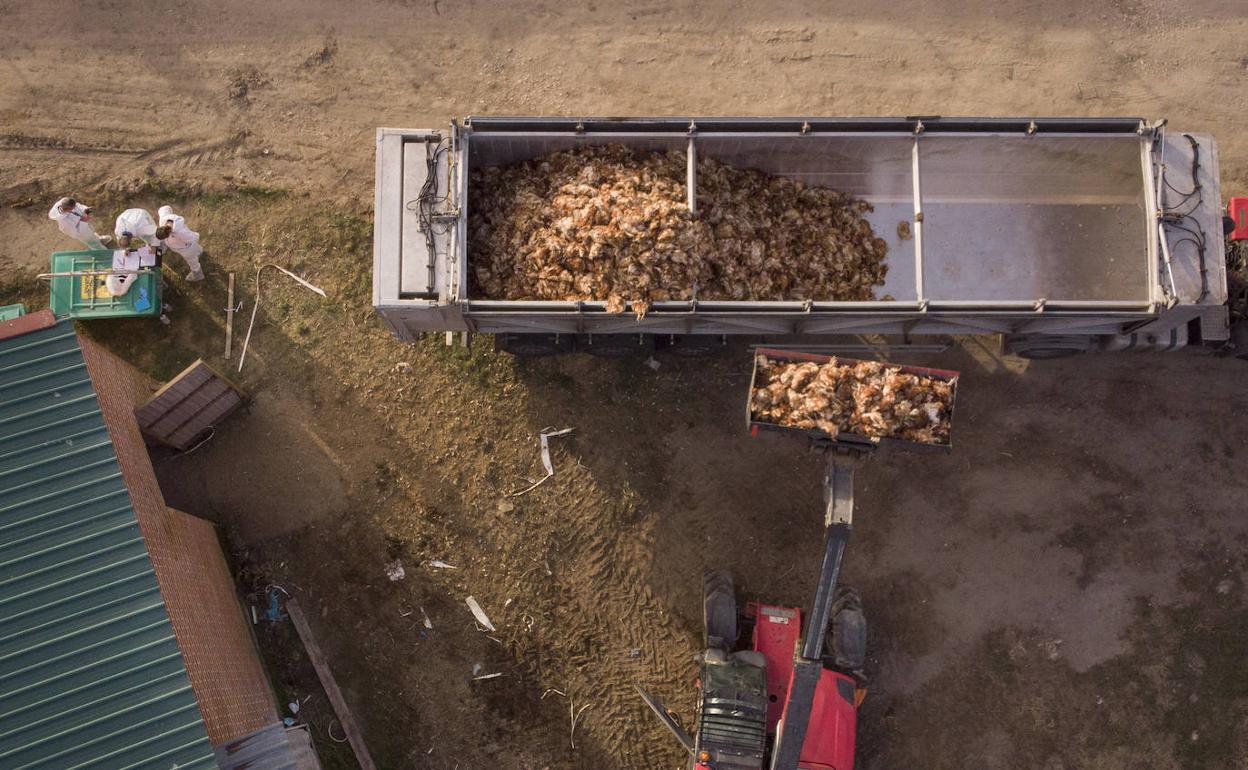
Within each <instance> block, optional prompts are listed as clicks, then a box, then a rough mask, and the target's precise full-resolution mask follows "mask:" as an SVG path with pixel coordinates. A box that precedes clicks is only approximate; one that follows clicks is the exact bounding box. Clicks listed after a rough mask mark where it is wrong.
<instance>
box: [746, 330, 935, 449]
mask: <svg viewBox="0 0 1248 770" xmlns="http://www.w3.org/2000/svg"><path fill="white" fill-rule="evenodd" d="M957 388H958V373H957V372H954V371H949V370H945V369H928V368H924V367H919V366H901V365H898V364H887V363H883V362H880V361H860V360H856V359H852V358H840V357H837V356H825V355H817V354H813V353H798V352H792V351H787V350H773V349H769V348H759V349H758V350H756V351H755V354H754V375H753V377H752V378H751V380H750V394H749V401H748V404H747V407H746V412H747V420H748V422H749V426H750V431H751V433H752V434H754V435H757V434H758V432H759V430H769V431H779V432H783V433H790V434H793V435H800V436H806V437H808V438H810V439H813V440H814V441H816V442H818V443H820V444H831V445H835V446H841V447H844V448H847V449H855V450H869V449H872V448H874V447H875V446H885V445H904V446H909V447H912V448H916V449H917V448H922V449H929V450H935V451H945V452H948V451H950V450H951V449H952V444H951V433H952V428H953V401H954V397H955V396H956V394H957Z"/></svg>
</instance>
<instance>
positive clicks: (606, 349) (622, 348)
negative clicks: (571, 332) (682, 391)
mask: <svg viewBox="0 0 1248 770" xmlns="http://www.w3.org/2000/svg"><path fill="white" fill-rule="evenodd" d="M576 349H577V350H580V351H583V352H585V353H589V354H590V355H594V356H601V357H603V358H631V357H633V356H641V355H649V354H650V353H652V352H653V351H654V338H653V337H650V336H648V335H645V334H587V335H585V336H584V337H582V338H580V339H578V340H577V346H576Z"/></svg>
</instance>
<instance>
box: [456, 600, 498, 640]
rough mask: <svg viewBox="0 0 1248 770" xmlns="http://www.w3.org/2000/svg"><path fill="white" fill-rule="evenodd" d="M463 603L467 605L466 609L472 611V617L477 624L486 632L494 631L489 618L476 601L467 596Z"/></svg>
mask: <svg viewBox="0 0 1248 770" xmlns="http://www.w3.org/2000/svg"><path fill="white" fill-rule="evenodd" d="M464 601H466V602H467V603H468V609H470V610H472V616H473V617H474V618H476V619H477V622H478V623H480V624H481V625H482V626H483V627H484V628H485V629H486V630H487V631H489V632H491V633H493V632H494V631H495V630H496V629H495V628H494V624H493V623H491V622H490V618H489V616H488V615H486V614H485V610H482V609H481V605H480V604H477V600H476V599H474V598H472V597H471V596H469V597H468V598H467V599H465V600H464Z"/></svg>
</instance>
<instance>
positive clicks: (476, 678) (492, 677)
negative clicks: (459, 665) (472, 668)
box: [472, 671, 503, 682]
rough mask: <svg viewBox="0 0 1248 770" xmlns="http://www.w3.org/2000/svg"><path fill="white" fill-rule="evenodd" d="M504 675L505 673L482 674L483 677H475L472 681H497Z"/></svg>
mask: <svg viewBox="0 0 1248 770" xmlns="http://www.w3.org/2000/svg"><path fill="white" fill-rule="evenodd" d="M502 675H503V672H501V671H499V672H496V673H493V674H482V675H481V676H474V677H473V678H472V681H474V682H480V681H481V680H482V679H497V678H499V677H500V676H502Z"/></svg>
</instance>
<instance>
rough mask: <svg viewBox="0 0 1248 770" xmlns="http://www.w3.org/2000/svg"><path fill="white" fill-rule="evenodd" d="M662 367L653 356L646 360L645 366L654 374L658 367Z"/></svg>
mask: <svg viewBox="0 0 1248 770" xmlns="http://www.w3.org/2000/svg"><path fill="white" fill-rule="evenodd" d="M662 365H663V364H661V363H659V361H658V359H657V358H655V357H654V356H650V357H649V358H647V359H646V366H648V367H650V368H651V369H653V370H654V371H656V372H657V371H658V370H659V367H660V366H662Z"/></svg>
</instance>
